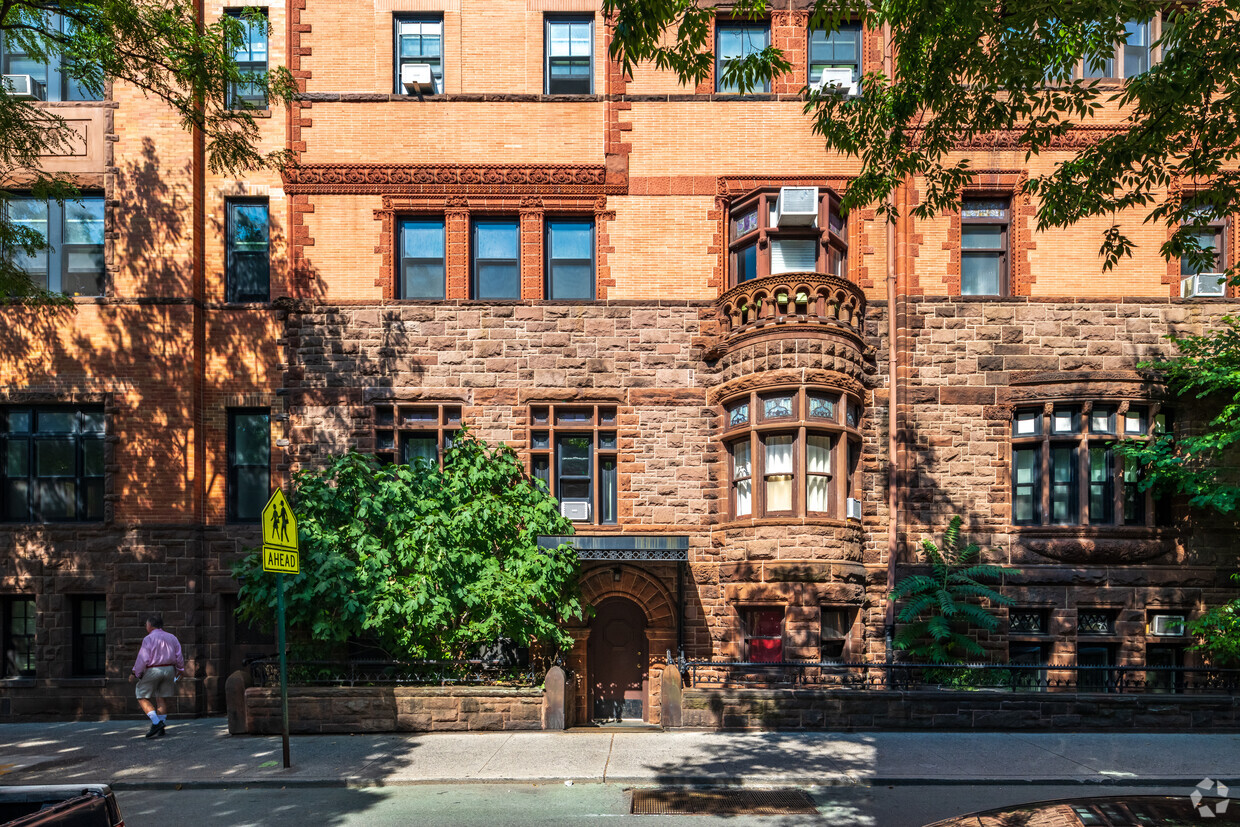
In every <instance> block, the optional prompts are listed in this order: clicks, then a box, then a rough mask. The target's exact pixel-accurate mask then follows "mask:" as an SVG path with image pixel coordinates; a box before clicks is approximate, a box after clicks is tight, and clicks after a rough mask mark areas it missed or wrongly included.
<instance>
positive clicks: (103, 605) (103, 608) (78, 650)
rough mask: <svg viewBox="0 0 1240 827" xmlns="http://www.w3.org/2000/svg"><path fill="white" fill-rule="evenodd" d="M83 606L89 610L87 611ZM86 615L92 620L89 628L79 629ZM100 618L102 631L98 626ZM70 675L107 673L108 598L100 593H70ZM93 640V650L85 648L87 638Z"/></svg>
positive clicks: (93, 675) (82, 675) (86, 646)
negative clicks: (73, 594) (92, 623)
mask: <svg viewBox="0 0 1240 827" xmlns="http://www.w3.org/2000/svg"><path fill="white" fill-rule="evenodd" d="M87 609H89V610H90V611H89V612H88V611H87ZM87 618H90V619H91V620H94V621H95V628H94V629H93V630H92V631H91V632H84V631H83V630H82V627H83V625H84V624H85V622H86V620H87ZM100 620H101V621H102V624H103V631H99V630H98V623H99V621H100ZM72 638H73V646H72V649H73V666H72V668H73V675H74V677H82V678H88V677H89V678H96V677H103V676H104V675H105V674H107V666H108V664H107V651H108V602H107V598H106V597H105V596H104V595H101V594H100V595H96V594H86V595H75V596H74V597H73V633H72ZM91 640H93V641H96V642H97V650H95V651H91V652H87V649H88V648H91V649H96V647H88V645H87V642H88V641H91Z"/></svg>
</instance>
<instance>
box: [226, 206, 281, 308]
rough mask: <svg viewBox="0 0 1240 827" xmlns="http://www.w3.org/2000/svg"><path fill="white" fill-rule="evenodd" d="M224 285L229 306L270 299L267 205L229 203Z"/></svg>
mask: <svg viewBox="0 0 1240 827" xmlns="http://www.w3.org/2000/svg"><path fill="white" fill-rule="evenodd" d="M227 212H228V222H227V227H226V236H225V256H224V258H225V268H226V270H225V274H224V275H225V282H226V285H225V286H226V293H227V294H228V301H230V302H265V301H267V300H269V299H270V298H271V285H270V282H271V252H270V232H269V229H268V217H267V202H266V201H232V200H230V201H228V202H227Z"/></svg>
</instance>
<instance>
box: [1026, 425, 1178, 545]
mask: <svg viewBox="0 0 1240 827" xmlns="http://www.w3.org/2000/svg"><path fill="white" fill-rule="evenodd" d="M1120 407H1121V406H1119V405H1118V404H1107V403H1102V402H1098V403H1056V404H1055V405H1054V406H1053V411H1052V413H1051V414H1049V415H1047V414H1045V413H1044V412H1043V410H1042V409H1040V408H1029V409H1024V410H1018V411H1016V414H1015V417H1014V419H1013V427H1012V521H1013V522H1014V523H1016V524H1019V525H1080V524H1092V525H1139V526H1145V525H1151V526H1152V525H1156V524H1157V525H1160V524H1162V523H1163V522H1164V521H1165V519H1166V513H1165V508H1163V507H1162V506H1163V505H1164V503H1163V502H1162V497H1156V496H1155V495H1154V493H1153V492H1152V491H1142V490H1141V487H1140V484H1141V480H1142V474H1141V471H1140V469H1139V468H1135V467H1132V466H1128V467H1125V466H1124V464H1123V463H1122V462H1121V461H1120V459H1119V458H1118V457H1117V456H1115V454H1114V451H1113V446H1114V444H1115V443H1116V442H1117V441H1119V440H1121V439H1138V440H1143V439H1148V438H1151V437H1153V436H1156V435H1158V434H1160V433H1163V432H1164V430H1165V429H1166V428H1167V427H1168V424H1167V420H1168V415H1167V413H1166V412H1165V411H1162V412H1160V411H1159V409H1158V408H1157V407H1151V408H1146V407H1137V406H1133V407H1130V408H1128V409H1127V410H1124V411H1123V413H1120ZM1151 414H1152V415H1151Z"/></svg>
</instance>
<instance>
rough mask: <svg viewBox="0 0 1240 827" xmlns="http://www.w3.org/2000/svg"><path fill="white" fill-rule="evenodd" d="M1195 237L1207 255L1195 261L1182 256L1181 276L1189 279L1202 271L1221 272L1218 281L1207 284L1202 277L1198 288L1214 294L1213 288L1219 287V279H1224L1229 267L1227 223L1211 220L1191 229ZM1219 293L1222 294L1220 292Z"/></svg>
mask: <svg viewBox="0 0 1240 827" xmlns="http://www.w3.org/2000/svg"><path fill="white" fill-rule="evenodd" d="M1190 232H1191V233H1192V237H1193V239H1194V240H1195V241H1196V242H1197V246H1198V247H1200V248H1201V250H1202V252H1203V253H1205V254H1206V255H1205V256H1204V257H1203V258H1204V260H1198V261H1193V260H1192V259H1190V258H1189V257H1188V256H1182V257H1181V258H1180V278H1181V279H1187V278H1191V277H1192V276H1196V275H1199V274H1202V273H1207V274H1220V275H1219V279H1218V280H1217V281H1211V282H1210V283H1209V284H1205V283H1204V282H1205V281H1206V280H1205V279H1201V282H1202V283H1200V284H1199V286H1198V290H1199V291H1200V292H1202V293H1206V294H1212V293H1211V289H1212V288H1217V284H1218V281H1221V280H1222V276H1221V274H1222V272H1223V271H1224V270H1226V269H1227V246H1226V244H1227V237H1226V225H1225V224H1224V222H1223V221H1222V220H1221V219H1216V220H1213V221H1210V222H1209V223H1207V224H1205V225H1204V226H1201V227H1194V228H1193V229H1192V230H1191V231H1190ZM1218 295H1222V293H1219V294H1218Z"/></svg>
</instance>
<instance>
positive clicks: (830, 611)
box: [818, 605, 860, 661]
mask: <svg viewBox="0 0 1240 827" xmlns="http://www.w3.org/2000/svg"><path fill="white" fill-rule="evenodd" d="M859 614H860V610H859V609H858V607H856V606H844V605H824V606H820V607H819V608H818V653H819V657H820V658H821V659H822V660H824V661H829V660H844V659H846V658H848V656H849V655H850V654H851V652H850V651H849V649H850V646H849V644H850V643H851V641H852V630H853V629H854V628H855V627H856V624H857V617H858V615H859ZM829 618H830V619H833V620H838V621H840V622H839V625H838V628H836V627H835V626H834V625H829ZM828 631H830V632H831V634H830V635H828ZM837 647H838V654H837V653H836V649H837Z"/></svg>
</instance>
